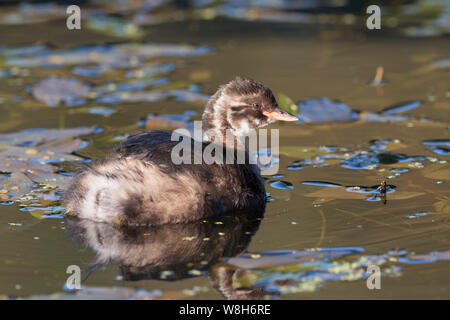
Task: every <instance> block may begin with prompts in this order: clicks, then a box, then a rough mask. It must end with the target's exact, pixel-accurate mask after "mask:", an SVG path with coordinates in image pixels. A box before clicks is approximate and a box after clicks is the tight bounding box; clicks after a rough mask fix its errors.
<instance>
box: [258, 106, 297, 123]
mask: <svg viewBox="0 0 450 320" xmlns="http://www.w3.org/2000/svg"><path fill="white" fill-rule="evenodd" d="M263 115H265V116H266V117H267V118H269V120H281V121H297V120H298V118H297V117H296V116H294V115H292V114H290V113H289V112H286V111H284V110H283V109H281V108H276V109H275V110H274V111H263Z"/></svg>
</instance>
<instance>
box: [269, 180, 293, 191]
mask: <svg viewBox="0 0 450 320" xmlns="http://www.w3.org/2000/svg"><path fill="white" fill-rule="evenodd" d="M270 186H271V187H272V188H275V189H281V190H286V189H289V190H290V189H294V186H293V185H292V183H290V182H288V181H282V180H279V181H274V182H272V183H270Z"/></svg>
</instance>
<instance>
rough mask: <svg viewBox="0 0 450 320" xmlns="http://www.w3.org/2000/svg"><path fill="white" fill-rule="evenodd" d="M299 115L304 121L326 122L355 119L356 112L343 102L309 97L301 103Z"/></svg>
mask: <svg viewBox="0 0 450 320" xmlns="http://www.w3.org/2000/svg"><path fill="white" fill-rule="evenodd" d="M299 107H300V113H299V114H298V117H299V118H300V119H301V120H302V121H303V122H311V123H324V122H337V121H353V120H355V119H356V116H355V113H354V112H353V111H352V110H351V109H350V108H349V107H348V106H347V105H345V104H343V103H341V102H335V101H331V100H330V99H328V98H317V99H307V100H305V101H304V102H301V103H300V104H299Z"/></svg>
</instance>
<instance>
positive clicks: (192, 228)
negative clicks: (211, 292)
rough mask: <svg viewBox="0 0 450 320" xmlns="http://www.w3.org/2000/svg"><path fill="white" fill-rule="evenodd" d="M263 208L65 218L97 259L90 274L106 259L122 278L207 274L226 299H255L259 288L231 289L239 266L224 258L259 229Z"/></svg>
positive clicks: (245, 244)
mask: <svg viewBox="0 0 450 320" xmlns="http://www.w3.org/2000/svg"><path fill="white" fill-rule="evenodd" d="M262 216H263V212H253V213H252V214H248V213H246V214H240V215H230V216H224V217H220V218H216V219H213V220H203V221H198V222H193V223H187V224H170V225H162V226H154V227H145V228H143V227H139V228H136V227H121V228H116V227H114V226H112V225H110V224H105V223H97V222H93V221H89V220H80V219H74V218H70V219H69V218H68V219H67V230H68V232H69V234H70V235H71V237H72V238H73V239H74V240H76V241H78V242H81V243H83V244H85V245H87V246H88V247H90V248H91V249H92V250H93V251H94V252H95V253H96V254H97V260H96V262H95V263H94V264H93V265H92V266H91V267H90V268H88V269H87V270H85V271H86V272H87V273H88V275H89V274H91V273H92V272H94V271H95V270H96V269H98V267H101V266H104V265H106V264H107V263H108V262H110V261H114V262H116V263H118V264H119V266H120V267H119V268H120V274H121V276H122V277H123V279H124V280H126V281H136V280H144V279H158V280H166V281H174V280H180V279H184V278H189V277H195V276H199V275H205V274H209V276H210V278H211V281H212V283H213V286H214V287H215V288H216V289H218V290H219V292H220V293H221V294H222V295H223V296H224V297H225V298H228V299H257V298H262V297H263V295H264V294H265V293H264V292H263V290H261V289H259V288H242V287H239V289H233V283H234V280H235V278H236V276H238V274H239V272H245V271H242V270H239V269H236V268H233V267H231V266H229V265H226V264H225V263H223V262H222V259H221V258H224V257H234V256H236V255H239V254H241V253H244V252H245V251H246V248H247V247H248V245H249V244H250V241H251V238H252V236H253V235H254V234H255V232H256V231H257V230H258V228H259V225H260V223H261V220H262Z"/></svg>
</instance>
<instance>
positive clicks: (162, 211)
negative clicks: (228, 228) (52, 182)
mask: <svg viewBox="0 0 450 320" xmlns="http://www.w3.org/2000/svg"><path fill="white" fill-rule="evenodd" d="M275 120H283V121H296V120H297V117H295V116H293V115H291V114H289V113H288V112H286V111H284V110H282V109H281V108H280V107H279V106H278V104H277V101H276V99H275V97H274V95H273V93H272V91H271V90H270V89H269V88H268V87H266V86H264V85H263V84H261V83H258V82H256V81H254V80H251V79H248V78H240V77H238V78H236V79H234V80H232V81H231V82H229V83H227V84H225V85H222V86H220V87H219V89H218V90H217V92H216V93H215V94H214V95H213V96H212V97H211V98H210V99H209V101H208V102H207V104H206V107H205V110H204V112H203V116H202V127H203V130H204V132H205V137H207V139H205V140H202V141H201V142H200V148H199V149H198V148H195V145H196V143H198V142H196V140H195V139H193V138H189V139H190V140H189V143H190V144H191V145H192V148H191V154H189V155H188V156H189V157H190V158H191V159H194V160H195V158H196V156H198V153H199V152H200V153H202V154H203V153H204V151H205V150H206V149H208V148H209V149H212V147H213V146H215V147H217V146H222V147H223V148H224V149H225V150H226V151H223V154H224V155H225V154H227V153H226V152H227V151H230V153H229V154H231V155H232V158H233V160H237V159H238V156H239V152H243V154H244V156H245V161H244V163H239V162H238V161H231V162H232V163H229V161H214V162H212V163H210V161H205V159H203V157H201V158H202V159H201V161H200V163H195V161H192V162H191V163H178V164H177V163H175V162H174V161H173V152H172V151H173V149H174V148H176V147H177V145H178V143H179V140H178V141H172V138H171V137H172V132H171V131H163V130H153V131H149V132H141V133H138V134H134V135H131V136H130V137H128V139H127V140H126V141H124V142H123V143H122V144H121V145H119V146H118V147H117V149H116V150H115V152H114V154H113V155H112V156H110V157H108V158H105V159H97V160H93V161H92V162H91V163H90V164H89V165H87V166H85V167H84V168H83V169H81V171H80V172H78V173H77V174H76V176H75V177H74V179H73V181H72V183H71V185H70V186H69V188H68V190H67V191H66V192H65V195H64V203H65V205H66V214H68V215H72V216H77V217H79V218H83V219H90V220H93V221H99V222H107V223H113V224H118V225H161V224H167V223H180V222H189V221H195V220H199V219H205V218H211V217H216V216H220V215H225V214H230V213H239V214H246V212H250V211H254V210H255V209H262V210H263V209H264V208H265V204H266V192H265V188H264V183H263V180H262V178H261V175H260V169H259V167H258V166H257V164H254V163H252V162H251V161H250V156H249V152H248V150H247V148H246V146H245V143H244V140H243V138H245V136H246V135H248V134H250V133H251V132H252V131H254V130H256V129H257V128H260V127H263V126H266V125H268V124H270V123H272V122H274V121H275ZM183 138H186V137H183Z"/></svg>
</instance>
